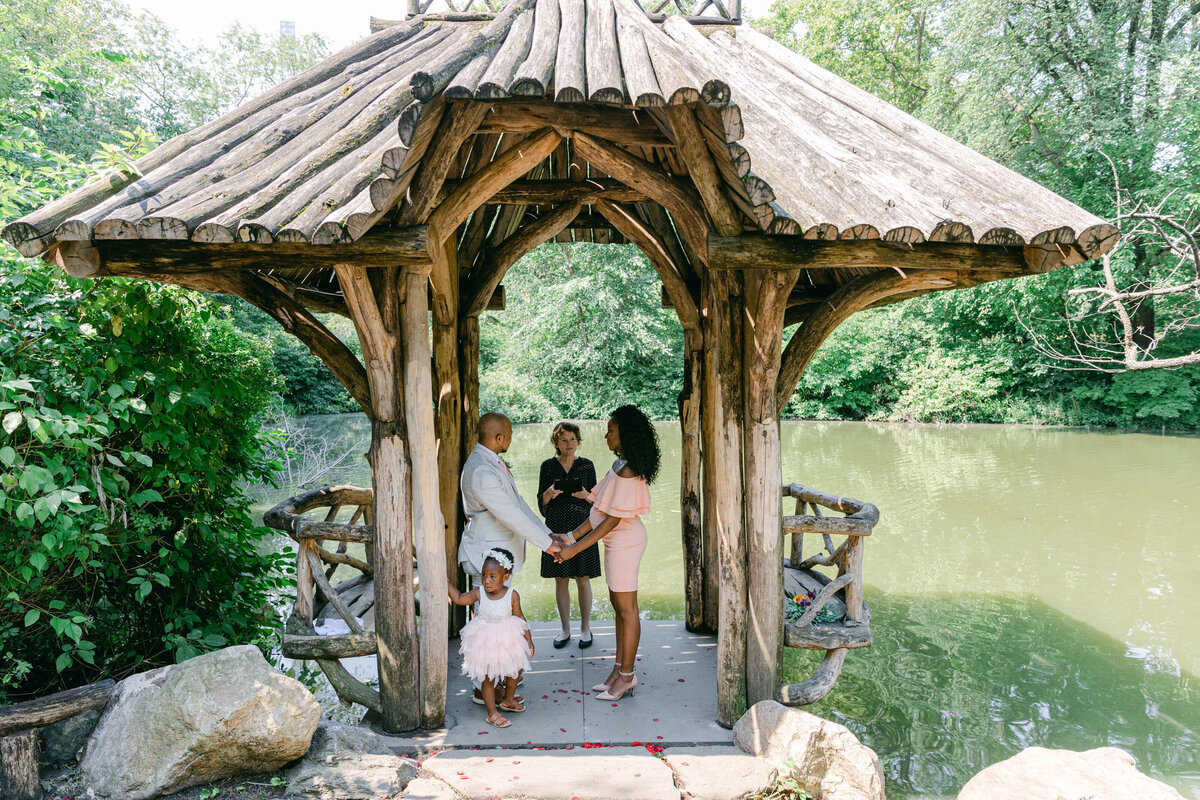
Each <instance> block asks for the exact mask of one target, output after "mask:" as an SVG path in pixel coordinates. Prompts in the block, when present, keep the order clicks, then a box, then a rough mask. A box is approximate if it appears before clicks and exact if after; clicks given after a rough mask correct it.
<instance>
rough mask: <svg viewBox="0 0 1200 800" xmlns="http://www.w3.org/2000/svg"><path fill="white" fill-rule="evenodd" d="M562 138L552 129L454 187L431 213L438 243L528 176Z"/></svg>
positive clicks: (500, 157)
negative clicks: (522, 177) (508, 187)
mask: <svg viewBox="0 0 1200 800" xmlns="http://www.w3.org/2000/svg"><path fill="white" fill-rule="evenodd" d="M560 141H562V137H561V136H559V135H558V134H557V133H555V132H554V131H552V130H546V131H543V132H542V133H540V134H535V135H533V136H531V137H530V138H529V139H527V140H526V141H524V142H522V143H521V146H520V147H514V148H513V149H511V150H509V151H508V152H506V153H504V154H503V155H501V156H498V157H497V158H495V159H494V160H493V161H492V162H491V163H490V164H488V165H487V166H486V167H484V168H483V169H481V170H480V171H479V172H476V173H475V174H474V175H472V176H471V177H470V178H468V179H467V180H465V181H463V182H462V183H460V184H459V185H458V186H457V187H455V189H454V191H452V192H450V194H449V195H447V197H446V199H445V200H443V201H442V202H441V203H440V204H439V205H438V206H437V208H436V209H434V210H433V212H432V213H431V214H429V217H428V221H429V227H430V228H431V229H432V230H433V232H434V233H433V236H434V239H435V241H437V242H439V243H440V242H442V241H444V240H445V239H446V238H447V237H448V236H450V235H451V234H452V233H453V232H454V230H455V228H457V227H458V226H459V225H461V224H462V223H463V222H465V221H466V219H467V217H469V216H471V213H472V212H473V211H475V209H477V208H479V207H480V206H482V205H483V204H484V203H487V202H488V200H489V198H491V196H492V195H494V194H495V193H496V192H498V191H500V190H501V189H503V188H504V187H505V186H507V185H508V184H510V183H512V182H513V181H515V180H516V179H517V178H519V177H520V176H522V175H524V174H526V173H527V172H529V171H530V170H531V169H533V168H534V167H535V166H537V165H538V164H540V163H541V162H542V160H543V159H545V158H546V157H548V156H549V155H550V154H551V153H553V152H554V150H555V148H556V147H558V143H559V142H560Z"/></svg>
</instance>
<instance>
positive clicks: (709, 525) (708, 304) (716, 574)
mask: <svg viewBox="0 0 1200 800" xmlns="http://www.w3.org/2000/svg"><path fill="white" fill-rule="evenodd" d="M713 283H714V282H713V281H710V280H705V281H704V282H703V287H702V291H701V294H702V297H701V302H700V305H701V308H702V310H703V315H704V353H703V369H702V371H701V384H700V442H701V445H700V459H701V467H702V488H703V517H702V519H701V524H702V526H703V529H704V537H703V540H702V542H701V544H702V547H703V559H704V629H705V630H706V631H708V632H710V633H712V632H715V631H716V630H717V628H718V624H719V622H718V620H719V619H720V616H721V613H720V597H721V570H720V567H719V564H718V558H717V539H718V538H719V537H718V535H717V527H718V526H717V513H716V510H715V503H716V496H717V482H718V481H717V466H716V452H717V450H716V447H715V442H716V440H717V439H716V436H717V434H716V420H717V400H716V398H715V397H714V396H713V389H714V387H715V386H716V381H715V380H710V377H711V376H712V370H713V368H714V367H715V365H716V364H717V340H716V337H715V336H714V330H715V326H714V322H713V320H714V315H715V313H716V312H715V310H714V309H713V300H712V295H713Z"/></svg>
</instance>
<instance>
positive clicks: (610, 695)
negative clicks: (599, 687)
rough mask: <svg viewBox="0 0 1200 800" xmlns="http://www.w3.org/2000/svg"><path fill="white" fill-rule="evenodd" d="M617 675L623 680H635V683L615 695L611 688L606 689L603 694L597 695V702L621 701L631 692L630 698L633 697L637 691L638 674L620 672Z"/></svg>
mask: <svg viewBox="0 0 1200 800" xmlns="http://www.w3.org/2000/svg"><path fill="white" fill-rule="evenodd" d="M617 675H619V676H620V677H622V678H633V683H631V684H629V686H627V687H626V688H624V689H622V690H621V691H620V692H619V693H617V694H613V693H612V689H611V688H609V689H606V690H605V691H604V692H602V693H601V694H598V695H596V699H597V700H620V699H621V698H622V697H624V696H625V693H626V692H629V696H630V697H633V693H634V691H635V690H636V689H637V685H638V679H637V674H636V673H633V672H618V673H617Z"/></svg>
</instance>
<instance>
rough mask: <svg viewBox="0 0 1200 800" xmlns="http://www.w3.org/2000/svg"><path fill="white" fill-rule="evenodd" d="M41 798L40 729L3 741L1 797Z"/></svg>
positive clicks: (9, 799) (0, 748)
mask: <svg viewBox="0 0 1200 800" xmlns="http://www.w3.org/2000/svg"><path fill="white" fill-rule="evenodd" d="M41 796H42V787H41V785H40V784H39V783H38V733H37V730H34V729H31V730H27V731H22V732H21V733H14V734H13V735H12V736H5V737H3V738H0V797H3V798H4V800H37V798H39V797H41Z"/></svg>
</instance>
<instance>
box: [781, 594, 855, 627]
mask: <svg viewBox="0 0 1200 800" xmlns="http://www.w3.org/2000/svg"><path fill="white" fill-rule="evenodd" d="M816 597H817V594H816V592H811V591H810V592H806V593H805V594H797V595H793V596H791V597H789V598H788V599H787V600H785V601H784V604H783V610H784V616H786V617H787V619H788V621H789V622H795V621H797V620H798V619H800V618H801V617H802V616H804V613H805V612H806V611H808V609H809V606H811V605H812V603H813V600H815V599H816ZM840 619H841V617H839V616H838V613H837V612H836V611H834V610H833V609H832V608H830V607H829V606H825V607H823V608H822V609H821V610H820V611H818V612H817V616H816V617H814V618H813V622H837V621H838V620H840Z"/></svg>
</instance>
